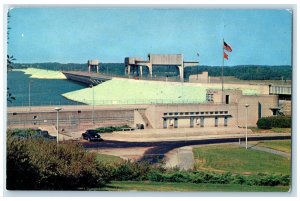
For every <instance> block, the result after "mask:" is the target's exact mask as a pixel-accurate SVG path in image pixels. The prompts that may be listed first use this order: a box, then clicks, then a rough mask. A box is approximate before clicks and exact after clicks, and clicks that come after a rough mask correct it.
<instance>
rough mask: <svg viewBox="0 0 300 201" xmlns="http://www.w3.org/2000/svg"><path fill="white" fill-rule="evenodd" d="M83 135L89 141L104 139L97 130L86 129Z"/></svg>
mask: <svg viewBox="0 0 300 201" xmlns="http://www.w3.org/2000/svg"><path fill="white" fill-rule="evenodd" d="M81 136H82V139H84V140H88V141H103V139H102V138H101V136H100V135H99V132H98V131H97V130H86V131H85V132H84V133H82V135H81Z"/></svg>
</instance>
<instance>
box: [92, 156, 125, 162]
mask: <svg viewBox="0 0 300 201" xmlns="http://www.w3.org/2000/svg"><path fill="white" fill-rule="evenodd" d="M96 160H97V161H98V162H101V163H119V162H122V161H123V159H121V158H120V157H118V156H112V155H106V154H97V157H96Z"/></svg>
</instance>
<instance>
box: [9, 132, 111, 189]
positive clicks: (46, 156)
mask: <svg viewBox="0 0 300 201" xmlns="http://www.w3.org/2000/svg"><path fill="white" fill-rule="evenodd" d="M105 171H106V168H105V167H104V166H101V165H99V164H98V163H97V162H96V160H95V155H94V154H90V153H87V152H85V151H84V149H83V148H82V147H81V146H80V145H78V144H73V143H70V144H59V145H57V144H56V142H46V141H43V140H34V139H28V140H20V139H16V138H13V137H12V136H10V135H8V140H7V189H9V190H67V189H86V188H90V187H101V186H103V185H104V184H105V183H106V182H108V180H109V179H108V177H107V176H106V174H105Z"/></svg>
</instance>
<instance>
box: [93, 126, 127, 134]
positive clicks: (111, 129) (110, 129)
mask: <svg viewBox="0 0 300 201" xmlns="http://www.w3.org/2000/svg"><path fill="white" fill-rule="evenodd" d="M124 128H130V126H128V125H123V126H109V127H101V128H97V129H96V130H97V131H98V132H100V133H111V132H114V131H122V130H123V129H124Z"/></svg>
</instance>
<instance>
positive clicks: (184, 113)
mask: <svg viewBox="0 0 300 201" xmlns="http://www.w3.org/2000/svg"><path fill="white" fill-rule="evenodd" d="M199 114H228V111H214V112H213V111H209V112H169V113H164V116H167V115H199Z"/></svg>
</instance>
